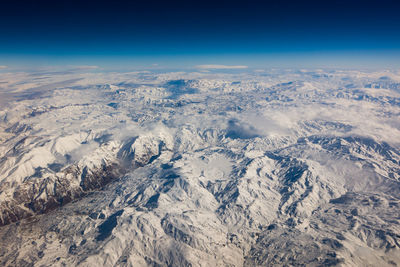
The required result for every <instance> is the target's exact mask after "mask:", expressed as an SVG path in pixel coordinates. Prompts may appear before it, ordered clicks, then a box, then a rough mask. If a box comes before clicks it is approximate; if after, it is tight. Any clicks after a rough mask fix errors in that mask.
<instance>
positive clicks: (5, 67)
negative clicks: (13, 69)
mask: <svg viewBox="0 0 400 267" xmlns="http://www.w3.org/2000/svg"><path fill="white" fill-rule="evenodd" d="M7 68H8V66H0V70H2V69H7Z"/></svg>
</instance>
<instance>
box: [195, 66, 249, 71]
mask: <svg viewBox="0 0 400 267" xmlns="http://www.w3.org/2000/svg"><path fill="white" fill-rule="evenodd" d="M195 68H196V69H222V70H225V69H247V68H248V66H243V65H236V66H229V65H197V66H195Z"/></svg>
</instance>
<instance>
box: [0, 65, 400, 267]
mask: <svg viewBox="0 0 400 267" xmlns="http://www.w3.org/2000/svg"><path fill="white" fill-rule="evenodd" d="M399 84H400V73H399V72H396V71H374V72H372V71H351V70H346V71H344V70H343V71H341V70H312V71H311V70H265V71H260V70H257V71H256V72H254V71H252V70H246V71H244V72H239V71H235V72H231V73H229V72H228V71H225V72H224V71H217V72H163V73H161V72H157V73H153V72H131V73H99V72H92V73H84V72H77V71H70V72H54V73H23V72H20V73H3V74H1V76H0V98H2V100H3V101H1V102H0V103H1V109H0V122H1V123H0V225H1V226H0V244H1V245H0V264H1V265H3V266H78V265H79V266H94V265H97V266H257V265H259V266H275V265H276V266H293V265H294V266H335V265H339V266H340V265H342V266H368V265H370V266H376V265H380V266H396V265H399V264H400V256H399V255H400V212H399V210H400V209H399V208H400V120H399V118H400V116H399V115H400V91H399Z"/></svg>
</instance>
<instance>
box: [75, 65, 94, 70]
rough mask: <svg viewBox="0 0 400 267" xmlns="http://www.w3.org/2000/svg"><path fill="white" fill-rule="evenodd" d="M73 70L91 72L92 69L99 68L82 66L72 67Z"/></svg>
mask: <svg viewBox="0 0 400 267" xmlns="http://www.w3.org/2000/svg"><path fill="white" fill-rule="evenodd" d="M73 68H74V69H79V70H92V69H98V68H99V66H90V65H82V66H73Z"/></svg>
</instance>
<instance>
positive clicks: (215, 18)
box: [0, 0, 400, 65]
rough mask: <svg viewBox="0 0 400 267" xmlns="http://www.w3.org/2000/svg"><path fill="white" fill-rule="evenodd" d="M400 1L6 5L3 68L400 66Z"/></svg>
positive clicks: (1, 32) (0, 39) (0, 12)
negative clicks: (43, 64)
mask: <svg viewBox="0 0 400 267" xmlns="http://www.w3.org/2000/svg"><path fill="white" fill-rule="evenodd" d="M399 2H400V1H389V0H380V1H368V0H364V1H361V0H360V1H359V0H353V1H352V0H347V1H324V0H321V1H251V0H248V1H234V0H231V1H207V0H204V1H190V0H187V1H145V0H143V1H99V0H98V1H73V0H72V1H63V0H55V1H41V0H32V1H18V0H14V1H2V3H1V7H0V65H1V64H2V63H1V58H3V61H5V62H6V63H10V62H12V61H13V60H14V61H19V62H23V61H24V60H29V59H30V60H34V59H38V60H39V59H41V60H42V61H43V60H44V61H47V60H48V61H49V62H51V61H58V62H68V60H71V61H73V60H75V61H82V63H85V62H84V61H85V60H86V61H91V62H92V61H93V62H101V60H103V61H113V60H114V61H115V62H117V61H120V60H122V61H123V60H124V59H129V60H133V61H135V60H136V61H139V62H142V63H143V62H146V64H147V63H150V62H154V63H157V62H158V61H162V60H164V61H165V62H169V64H172V63H176V61H179V60H181V61H182V62H183V61H185V60H186V61H190V60H194V61H196V62H194V64H196V63H205V62H207V63H226V62H227V63H235V62H236V61H237V63H243V62H244V63H246V64H251V62H252V61H254V62H257V64H258V65H260V64H261V65H262V63H261V62H260V61H262V60H268V59H271V60H272V61H273V59H275V60H278V61H279V58H280V59H281V60H286V61H290V58H291V57H292V56H293V58H296V57H297V58H299V60H300V61H301V60H302V58H315V59H317V58H318V57H319V56H320V60H322V58H325V59H326V60H329V59H332V60H334V59H335V58H338V57H341V58H342V59H343V60H346V59H347V60H349V57H350V58H351V57H352V56H353V57H354V60H356V58H358V59H357V60H361V59H362V58H363V57H369V58H370V59H371V60H372V59H373V58H375V59H377V60H378V61H379V60H380V61H379V62H381V63H383V64H384V63H385V60H387V62H388V64H389V62H390V64H392V65H393V64H395V65H396V62H398V61H399V59H400V57H399V54H400V3H399ZM166 59H168V60H166ZM175 59H176V60H175ZM213 59H215V60H214V61H213V62H210V61H212V60H213ZM235 59H236V61H235ZM261 59H262V60H261ZM257 60H258V61H257ZM221 61H223V62H221ZM360 62H363V61H362V60H361V61H360ZM88 63H90V62H88ZM364 63H365V62H364ZM364 63H360V64H364ZM188 64H190V63H188ZM390 64H389V65H390Z"/></svg>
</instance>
